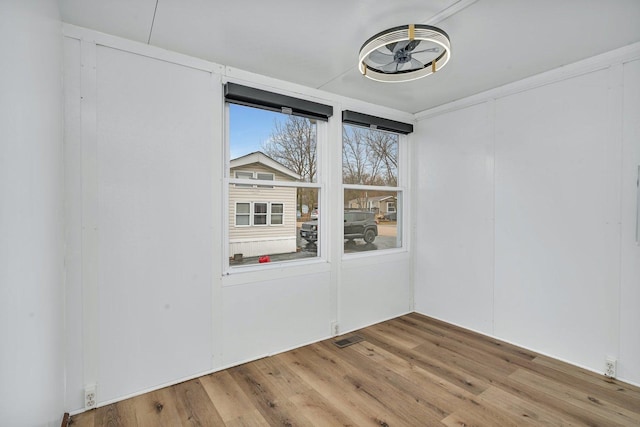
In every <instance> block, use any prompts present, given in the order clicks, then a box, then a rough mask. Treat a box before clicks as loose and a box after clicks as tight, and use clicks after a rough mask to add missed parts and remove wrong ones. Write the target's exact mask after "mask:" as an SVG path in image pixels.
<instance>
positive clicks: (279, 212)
mask: <svg viewBox="0 0 640 427" xmlns="http://www.w3.org/2000/svg"><path fill="white" fill-rule="evenodd" d="M283 218H284V205H283V204H282V203H271V225H282V223H283Z"/></svg>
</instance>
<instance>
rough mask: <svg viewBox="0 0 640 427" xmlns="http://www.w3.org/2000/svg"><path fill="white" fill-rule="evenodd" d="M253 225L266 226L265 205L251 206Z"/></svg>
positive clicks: (255, 204)
mask: <svg viewBox="0 0 640 427" xmlns="http://www.w3.org/2000/svg"><path fill="white" fill-rule="evenodd" d="M253 225H267V204H266V203H254V204H253Z"/></svg>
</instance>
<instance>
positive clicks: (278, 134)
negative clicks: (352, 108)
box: [223, 82, 333, 270]
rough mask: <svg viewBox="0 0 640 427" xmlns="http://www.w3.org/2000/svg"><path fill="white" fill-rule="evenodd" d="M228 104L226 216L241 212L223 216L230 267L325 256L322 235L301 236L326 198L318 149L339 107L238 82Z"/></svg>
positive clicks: (232, 86)
mask: <svg viewBox="0 0 640 427" xmlns="http://www.w3.org/2000/svg"><path fill="white" fill-rule="evenodd" d="M225 100H226V101H227V102H226V106H225V111H226V116H227V121H228V122H227V128H228V137H227V140H226V143H227V144H226V148H225V151H226V154H227V155H226V167H225V183H226V189H227V198H226V200H225V203H224V204H223V206H224V207H223V209H225V211H226V212H229V210H230V208H231V209H233V207H234V206H236V212H235V213H233V214H232V213H231V212H229V214H228V215H225V216H224V217H225V222H227V224H228V225H227V227H226V234H225V236H226V238H227V243H228V246H227V247H228V255H229V256H228V257H225V259H226V260H229V261H228V264H227V265H226V266H225V268H226V269H227V270H232V269H233V268H235V267H241V266H246V265H252V264H256V265H257V264H259V262H258V261H259V259H261V258H262V259H264V255H269V256H270V261H271V262H280V261H287V262H292V261H296V260H299V259H306V258H309V257H318V256H319V255H321V254H322V248H323V245H322V233H316V234H315V235H314V236H313V239H312V238H311V236H310V235H307V234H305V237H307V238H308V239H309V240H306V239H304V238H302V237H301V234H300V230H301V228H302V227H305V225H304V223H305V222H309V221H310V217H309V213H310V212H311V210H312V208H313V207H315V206H319V205H320V200H321V195H322V194H323V192H322V189H323V184H322V180H320V177H319V172H318V164H319V162H318V160H319V159H318V157H319V156H318V153H319V152H320V150H319V149H318V147H319V146H320V144H321V143H322V140H323V139H324V138H326V136H325V135H326V129H325V128H326V124H325V122H326V121H327V120H328V117H330V116H331V114H332V111H333V110H332V108H331V107H330V106H326V105H322V104H318V103H315V102H310V101H306V100H303V99H298V98H293V97H289V96H286V95H282V94H275V93H270V92H266V91H263V90H258V89H254V88H250V87H245V86H240V85H237V84H234V83H231V82H230V83H227V84H226V85H225ZM283 111H284V112H287V114H283ZM320 135H322V137H321V136H320ZM247 179H252V180H253V181H252V184H250V185H249V184H247V183H246V180H247ZM240 180H244V181H245V182H241V181H240ZM246 201H250V202H249V204H248V205H247V204H246V203H245V202H246ZM226 218H228V220H227V219H226ZM234 223H235V225H240V226H239V227H237V226H234ZM317 228H318V227H316V230H317ZM239 254H242V256H236V255H239Z"/></svg>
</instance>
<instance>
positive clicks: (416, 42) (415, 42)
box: [404, 40, 421, 52]
mask: <svg viewBox="0 0 640 427" xmlns="http://www.w3.org/2000/svg"><path fill="white" fill-rule="evenodd" d="M420 42H421V40H411V41H410V42H409V43H407V45H406V46H405V48H404V50H406V51H408V52H412V51H413V49H415V48H416V47H418V45H419V44H420Z"/></svg>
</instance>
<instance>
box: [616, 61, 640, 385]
mask: <svg viewBox="0 0 640 427" xmlns="http://www.w3.org/2000/svg"><path fill="white" fill-rule="evenodd" d="M623 73H624V81H623V83H624V86H623V87H624V101H623V146H622V204H621V206H622V212H621V220H622V227H621V248H622V258H621V280H620V283H621V286H620V364H619V366H618V369H619V373H620V377H621V378H633V380H634V381H635V382H636V383H640V332H638V325H640V310H639V309H638V307H640V285H639V284H640V242H639V241H638V240H637V239H640V218H639V216H640V212H639V210H640V194H639V193H640V188H639V187H638V185H639V182H638V180H640V177H639V176H638V174H639V173H640V170H639V168H640V120H638V118H639V117H640V60H635V61H632V62H628V63H626V64H624V69H623ZM636 233H638V234H637V235H636Z"/></svg>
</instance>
